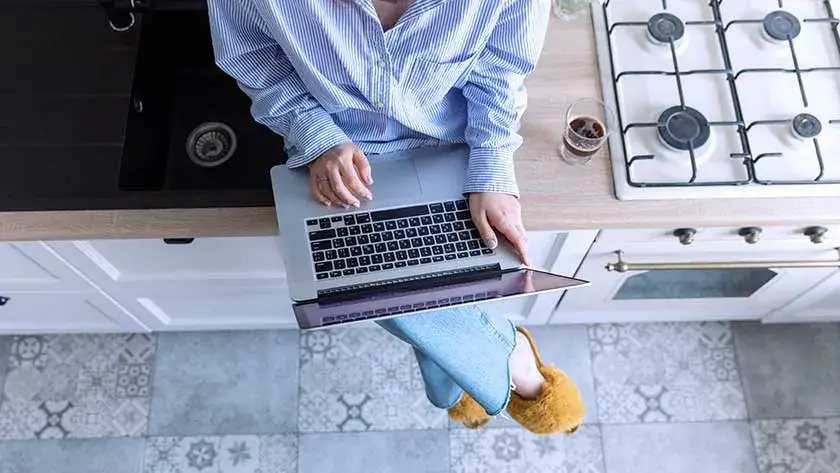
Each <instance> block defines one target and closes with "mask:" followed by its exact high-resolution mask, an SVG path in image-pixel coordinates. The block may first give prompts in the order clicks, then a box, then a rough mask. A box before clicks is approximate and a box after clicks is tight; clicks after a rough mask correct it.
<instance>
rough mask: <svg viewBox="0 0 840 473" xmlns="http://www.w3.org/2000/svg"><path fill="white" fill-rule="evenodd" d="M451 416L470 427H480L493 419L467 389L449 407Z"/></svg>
mask: <svg viewBox="0 0 840 473" xmlns="http://www.w3.org/2000/svg"><path fill="white" fill-rule="evenodd" d="M449 417H450V418H451V419H452V420H454V421H456V422H460V423H462V424H464V425H465V426H466V427H467V428H468V429H480V428H482V427H484V426H485V425H487V423H488V422H490V419H491V417H490V416H489V415H488V414H487V412H486V411H485V410H484V408H483V407H481V405H480V404H479V403H477V402H476V401H475V399H473V398H472V397H471V396H470V395H469V394H467V392H466V391H464V394H462V395H461V399H459V400H458V403H456V404H455V405H454V406H452V407H450V408H449Z"/></svg>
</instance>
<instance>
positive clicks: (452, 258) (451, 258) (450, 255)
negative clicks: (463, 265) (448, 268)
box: [446, 253, 457, 261]
mask: <svg viewBox="0 0 840 473" xmlns="http://www.w3.org/2000/svg"><path fill="white" fill-rule="evenodd" d="M455 258H457V256H455V253H447V254H446V261H452V260H454V259H455Z"/></svg>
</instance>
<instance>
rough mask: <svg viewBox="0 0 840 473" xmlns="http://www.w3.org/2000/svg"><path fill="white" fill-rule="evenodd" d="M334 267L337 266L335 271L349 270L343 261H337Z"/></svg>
mask: <svg viewBox="0 0 840 473" xmlns="http://www.w3.org/2000/svg"><path fill="white" fill-rule="evenodd" d="M333 266H335V269H347V263H345V262H344V260H343V259H337V260H335V261H334V262H333Z"/></svg>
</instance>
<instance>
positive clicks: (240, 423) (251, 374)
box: [149, 331, 298, 436]
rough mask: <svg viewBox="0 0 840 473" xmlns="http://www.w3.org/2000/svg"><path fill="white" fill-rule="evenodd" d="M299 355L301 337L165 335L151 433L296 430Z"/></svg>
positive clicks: (275, 334)
mask: <svg viewBox="0 0 840 473" xmlns="http://www.w3.org/2000/svg"><path fill="white" fill-rule="evenodd" d="M297 356H298V333H297V332H296V331H282V332H278V331H243V332H195V333H167V334H161V335H160V340H159V342H158V363H157V367H156V371H155V380H154V385H153V395H152V412H151V420H150V427H149V433H150V434H151V435H179V436H180V435H216V434H254V433H259V434H274V433H286V432H294V431H295V430H296V428H297V398H298V396H297V394H298V377H297V374H298V370H297V367H298V364H297V361H298V358H297Z"/></svg>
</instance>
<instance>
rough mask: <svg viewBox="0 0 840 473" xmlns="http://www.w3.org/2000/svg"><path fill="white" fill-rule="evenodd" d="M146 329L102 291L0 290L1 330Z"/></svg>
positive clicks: (103, 330) (121, 330)
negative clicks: (34, 291)
mask: <svg viewBox="0 0 840 473" xmlns="http://www.w3.org/2000/svg"><path fill="white" fill-rule="evenodd" d="M143 331H146V328H145V327H144V326H143V325H142V324H140V323H138V322H137V321H136V320H134V318H132V317H131V316H130V315H129V314H128V313H126V312H125V311H124V310H123V309H122V308H120V307H119V306H118V305H116V304H114V303H113V302H112V301H111V300H109V299H108V298H106V297H104V296H102V295H100V294H73V293H66V294H38V293H23V294H8V295H3V294H0V333H41V332H80V333H84V332H143Z"/></svg>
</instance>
